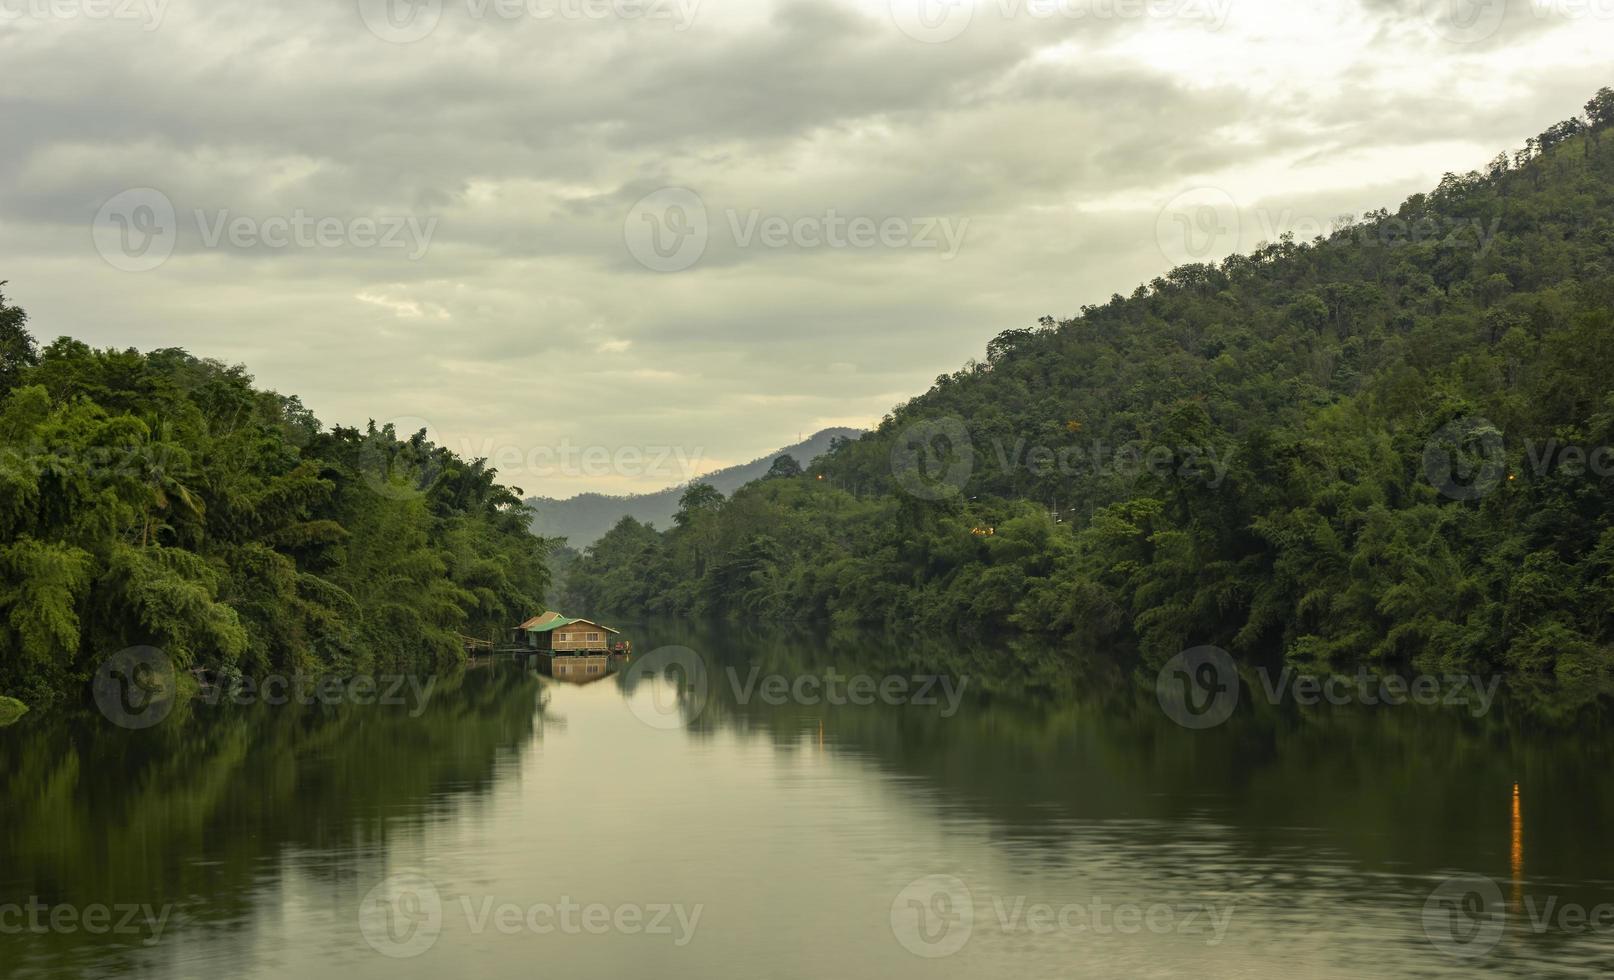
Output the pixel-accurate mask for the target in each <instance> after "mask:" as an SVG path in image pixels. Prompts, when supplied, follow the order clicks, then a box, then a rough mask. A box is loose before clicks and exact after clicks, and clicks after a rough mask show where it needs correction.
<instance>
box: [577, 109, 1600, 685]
mask: <svg viewBox="0 0 1614 980" xmlns="http://www.w3.org/2000/svg"><path fill="white" fill-rule="evenodd" d="M1610 447H1614V91H1611V90H1610V89H1604V90H1602V91H1601V92H1599V93H1598V94H1597V96H1596V97H1594V98H1593V99H1592V100H1591V101H1590V102H1589V103H1588V104H1587V106H1586V116H1585V117H1584V118H1576V119H1571V120H1567V121H1565V122H1562V123H1559V124H1557V125H1554V126H1552V127H1551V128H1549V129H1548V130H1547V131H1546V132H1544V133H1542V134H1541V135H1540V136H1539V137H1538V138H1536V139H1532V140H1530V141H1529V143H1528V145H1527V146H1526V147H1525V148H1523V149H1522V150H1520V151H1519V152H1517V153H1513V154H1503V155H1500V156H1498V157H1497V158H1496V159H1495V160H1494V161H1493V162H1492V163H1491V164H1490V165H1489V167H1488V168H1487V169H1486V170H1484V171H1483V172H1472V173H1467V174H1448V175H1446V177H1445V178H1444V179H1443V180H1442V181H1441V182H1440V184H1439V186H1438V187H1436V188H1435V189H1434V190H1432V191H1430V192H1429V193H1422V194H1417V195H1414V196H1413V197H1411V198H1409V199H1408V200H1406V201H1405V202H1403V203H1402V204H1401V205H1400V206H1399V208H1397V209H1396V210H1394V211H1391V210H1389V209H1381V210H1377V211H1372V212H1369V213H1368V214H1365V215H1362V216H1360V217H1345V218H1341V219H1339V220H1338V221H1336V222H1335V224H1334V226H1333V227H1332V228H1331V229H1330V230H1328V231H1327V232H1326V233H1324V234H1320V235H1318V236H1316V237H1315V238H1314V239H1312V240H1310V241H1297V240H1295V239H1294V238H1293V237H1292V236H1285V237H1284V238H1282V239H1281V240H1279V241H1276V242H1272V243H1270V244H1266V245H1264V246H1262V247H1260V248H1258V249H1257V250H1256V251H1255V252H1254V253H1252V254H1236V255H1233V256H1231V257H1229V258H1227V259H1226V260H1225V261H1223V262H1220V263H1217V264H1193V265H1186V266H1182V267H1179V268H1177V269H1175V270H1173V271H1172V272H1170V273H1169V274H1167V275H1165V276H1162V277H1160V278H1158V279H1155V280H1154V281H1153V282H1150V283H1147V284H1145V285H1141V286H1139V287H1138V288H1137V289H1136V290H1135V291H1134V292H1133V293H1132V294H1131V295H1130V296H1121V295H1115V296H1113V297H1112V298H1111V299H1110V300H1109V301H1108V302H1106V303H1102V304H1097V305H1088V306H1083V307H1082V308H1081V309H1080V311H1079V312H1078V313H1077V314H1076V315H1075V316H1071V317H1067V318H1062V319H1056V318H1054V317H1051V316H1045V317H1042V318H1041V319H1040V320H1039V321H1038V323H1037V325H1036V326H1034V327H1030V328H1026V329H1012V330H1007V331H1004V332H1003V333H1001V334H999V335H998V336H997V337H996V338H994V339H993V340H992V341H991V342H990V343H989V344H988V345H987V348H986V354H985V358H984V359H983V360H980V361H972V362H970V363H968V364H966V365H965V367H964V368H963V369H962V370H959V371H957V372H955V373H952V374H949V375H943V376H942V377H939V378H937V379H936V382H935V384H934V386H933V387H931V388H930V390H929V391H927V392H925V393H924V394H922V395H920V396H919V397H916V398H914V399H913V400H911V401H909V402H907V403H905V404H903V405H900V406H898V407H896V408H895V409H893V410H892V411H891V412H890V414H888V415H887V416H886V417H885V419H884V420H883V421H882V423H881V424H880V425H879V427H878V429H877V430H876V431H873V432H871V433H869V434H867V435H865V436H863V437H862V438H860V439H857V440H856V441H843V442H841V443H840V444H838V445H837V446H836V447H835V448H834V449H833V450H832V451H831V452H830V453H829V454H827V455H826V456H824V457H822V458H820V459H819V460H817V461H815V462H814V463H813V464H812V465H810V466H808V467H806V468H805V470H804V471H803V472H801V473H800V474H799V475H796V474H795V473H794V472H793V471H792V467H791V466H790V465H788V464H784V465H781V466H780V467H777V468H776V470H775V471H774V472H772V473H770V474H769V476H768V477H767V478H764V479H761V480H758V481H756V482H754V483H751V484H749V485H747V486H745V487H743V488H741V489H739V490H738V491H736V492H735V493H734V494H733V496H732V497H730V498H725V497H724V496H723V495H722V494H719V493H718V492H716V491H715V490H714V489H712V488H711V487H707V486H702V485H695V486H692V487H691V488H689V490H688V491H687V492H686V493H685V494H684V497H683V500H682V502H681V507H680V510H679V512H678V514H677V516H676V517H675V518H674V519H673V524H672V526H671V527H669V528H666V529H657V528H654V527H651V526H648V525H646V524H644V523H641V522H639V521H636V520H633V519H631V518H630V519H624V520H622V521H621V522H620V523H618V524H617V525H616V526H615V527H614V528H613V529H612V530H611V531H610V532H609V533H608V534H606V535H605V537H604V538H602V539H601V540H600V541H598V542H597V543H596V544H595V545H594V546H593V547H592V548H590V549H589V550H588V551H587V552H586V554H585V555H584V556H583V557H582V559H581V560H579V561H578V562H577V563H576V564H575V565H574V566H573V567H572V568H571V570H570V575H569V590H570V592H571V593H572V594H573V595H574V596H576V597H577V601H578V602H579V603H581V605H582V606H583V607H585V608H591V609H600V610H603V609H611V610H621V611H623V612H625V613H649V614H661V613H670V614H701V615H709V616H720V617H734V618H749V619H760V620H774V621H803V622H806V621H820V620H828V621H832V622H834V623H836V624H847V625H850V624H884V625H887V626H900V627H908V626H921V627H928V628H934V629H943V630H950V631H960V632H964V633H972V632H974V633H983V634H987V635H990V634H991V633H992V632H993V631H1001V630H1015V631H1027V632H1037V633H1046V634H1055V635H1058V636H1063V637H1067V638H1068V642H1070V643H1072V644H1075V645H1078V646H1080V647H1082V648H1085V649H1106V650H1130V651H1134V652H1136V653H1137V654H1139V655H1141V656H1142V657H1143V658H1144V659H1145V660H1148V661H1150V662H1159V661H1162V660H1164V659H1166V658H1169V657H1170V656H1172V655H1173V654H1175V653H1177V652H1179V651H1181V650H1183V649H1185V648H1188V647H1192V646H1197V645H1201V644H1215V645H1219V646H1223V647H1225V648H1227V649H1230V650H1232V651H1234V652H1235V654H1238V655H1242V656H1245V657H1248V658H1258V657H1276V656H1283V657H1287V658H1290V659H1294V660H1303V661H1308V662H1323V663H1327V662H1340V661H1350V660H1362V659H1369V660H1379V661H1410V660H1419V661H1423V662H1436V663H1443V664H1448V665H1481V664H1491V665H1496V666H1503V665H1506V666H1511V667H1515V668H1520V669H1527V670H1542V671H1546V670H1556V671H1559V672H1563V673H1580V672H1599V671H1604V670H1607V669H1608V667H1609V666H1610V665H1611V664H1614V648H1611V644H1614V449H1610Z"/></svg>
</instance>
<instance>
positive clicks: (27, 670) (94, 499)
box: [0, 296, 548, 704]
mask: <svg viewBox="0 0 1614 980" xmlns="http://www.w3.org/2000/svg"><path fill="white" fill-rule="evenodd" d="M24 323H25V317H24V316H23V313H22V310H21V309H19V308H17V307H16V306H12V305H8V303H7V302H6V300H5V298H4V297H3V296H0V691H4V692H6V693H9V694H14V695H18V696H20V697H22V698H23V699H24V700H26V701H29V702H31V703H35V704H38V703H47V702H50V701H52V700H57V699H61V698H63V697H66V696H71V695H72V694H73V693H74V692H75V691H77V690H81V689H82V686H83V684H84V683H85V681H86V680H87V679H88V677H89V676H90V675H91V673H92V672H93V671H94V670H95V667H96V665H97V664H98V663H99V662H100V661H101V660H103V659H104V658H105V657H107V656H109V655H110V654H112V653H115V652H116V651H118V650H121V649H123V648H125V647H128V646H133V645H141V644H144V645H151V646H156V647H160V648H162V649H163V650H164V651H165V652H166V653H167V654H168V655H169V656H170V657H171V658H172V659H173V660H174V662H175V664H176V665H177V666H178V667H180V668H182V669H183V668H190V667H206V668H211V669H214V670H220V671H236V672H241V673H245V674H256V675H262V674H267V673H271V672H279V673H292V672H312V673H320V672H332V673H344V674H346V673H357V672H363V671H375V670H402V669H408V668H416V669H429V668H431V667H434V666H436V665H439V664H443V663H447V662H452V661H455V660H456V659H458V658H459V657H461V656H463V647H462V645H461V643H460V641H459V638H458V636H457V635H456V634H457V633H458V632H461V631H464V632H468V633H471V634H474V635H482V636H485V635H486V634H487V631H488V630H489V629H492V628H495V627H501V626H506V625H508V624H510V623H512V622H517V621H519V619H520V618H521V617H522V616H525V615H528V614H530V613H531V611H533V610H535V609H539V608H542V598H543V593H544V590H545V588H546V586H547V583H548V572H547V569H546V568H545V565H544V558H545V543H544V542H543V541H541V540H540V539H538V538H535V537H533V536H532V535H530V534H529V533H528V531H527V522H528V514H527V512H526V510H525V508H524V507H523V505H522V503H521V499H520V496H519V491H518V490H513V489H511V488H508V487H504V486H501V485H500V484H499V483H498V482H497V474H496V473H495V471H494V470H492V469H490V468H488V467H487V465H486V464H485V462H484V461H482V460H474V461H466V460H463V459H460V458H459V457H457V456H455V455H454V454H453V453H450V452H449V451H447V450H446V449H443V448H441V447H438V446H434V445H432V444H431V443H430V442H428V441H426V439H425V435H424V432H421V433H396V432H393V431H392V430H391V428H390V427H382V428H377V427H376V426H375V424H374V423H371V424H370V425H368V426H367V427H366V428H365V429H362V430H361V429H356V428H346V427H340V426H338V427H336V428H332V429H328V430H327V429H325V428H324V427H323V426H322V425H321V424H320V422H319V421H318V420H317V419H315V418H314V416H313V415H312V414H311V413H310V412H309V411H308V410H307V409H306V408H304V407H303V405H302V404H301V402H299V401H298V399H297V398H295V397H290V396H283V395H279V394H276V393H274V392H269V391H262V390H259V389H257V388H255V387H253V384H252V379H251V377H250V376H248V375H247V374H246V372H245V370H244V369H242V368H240V367H230V366H227V365H225V364H222V363H219V362H217V361H211V360H203V359H199V358H196V357H193V356H191V355H190V354H188V353H186V352H185V351H182V350H174V349H168V350H157V351H151V352H149V353H141V352H139V351H136V350H133V349H129V350H94V349H92V348H90V347H89V346H88V345H86V344H83V343H81V342H79V341H75V340H71V339H68V338H65V337H64V338H62V339H59V340H57V341H55V342H54V343H51V344H50V345H48V346H46V347H45V348H44V349H43V350H42V351H39V352H37V354H36V353H35V350H34V343H33V340H32V338H30V337H29V336H28V335H27V333H26V332H25V331H24V330H23V324H24Z"/></svg>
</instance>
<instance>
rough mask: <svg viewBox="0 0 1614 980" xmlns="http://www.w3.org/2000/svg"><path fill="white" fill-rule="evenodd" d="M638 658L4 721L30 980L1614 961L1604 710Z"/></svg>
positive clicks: (1500, 686) (572, 978) (805, 658)
mask: <svg viewBox="0 0 1614 980" xmlns="http://www.w3.org/2000/svg"><path fill="white" fill-rule="evenodd" d="M630 634H631V635H632V636H633V637H634V640H635V643H636V646H637V648H638V650H639V651H640V659H639V663H640V665H641V666H639V667H636V668H634V669H632V670H630V671H628V672H626V673H622V674H617V675H613V676H610V677H607V678H604V679H601V680H598V681H595V682H593V683H588V684H571V683H563V682H559V681H554V680H551V679H549V678H546V677H541V676H539V675H538V674H536V673H535V672H533V671H531V670H528V669H525V668H524V667H522V666H520V665H517V664H514V663H511V662H508V661H505V662H492V663H479V664H474V665H473V666H472V667H470V668H469V669H466V670H465V671H463V672H457V673H454V674H452V675H449V676H444V677H434V678H429V679H427V681H428V683H427V684H424V685H418V684H417V685H416V686H415V687H413V688H404V689H402V690H403V691H404V694H403V695H402V696H401V698H400V699H399V703H388V704H368V703H366V704H355V703H332V704H321V703H317V700H318V699H314V700H315V703H309V704H303V703H299V699H296V698H292V699H289V701H288V702H287V703H274V704H270V703H263V701H262V700H258V701H256V702H255V703H245V704H225V703H221V704H209V703H206V702H205V701H195V700H193V701H189V702H183V703H180V704H178V705H177V706H176V707H175V708H174V709H173V710H172V713H171V714H170V715H168V716H167V717H166V718H164V719H163V720H162V722H161V723H160V724H156V725H153V726H151V727H149V728H144V729H140V730H131V729H127V728H123V727H118V726H116V725H113V724H111V723H109V721H108V720H107V718H105V717H102V716H101V715H100V714H97V713H95V712H94V711H91V710H81V711H72V712H55V713H48V712H47V713H36V714H34V715H29V716H25V718H24V719H23V720H22V721H21V722H19V723H18V724H16V725H13V726H10V727H8V728H3V729H0V787H3V788H4V794H3V796H0V807H3V814H4V819H3V820H0V976H5V977H29V978H32V977H41V978H47V977H48V978H53V980H54V978H59V977H138V978H144V977H151V978H158V977H161V978H189V977H195V978H210V980H211V978H216V977H221V976H229V977H245V978H259V977H262V978H270V977H273V978H281V977H294V978H297V980H326V978H340V980H365V978H396V977H400V976H408V977H461V976H464V977H479V978H480V977H486V978H506V977H509V978H516V977H523V978H524V977H531V976H539V975H542V976H554V977H562V978H567V980H576V978H601V980H606V978H610V980H616V978H622V977H634V976H657V977H673V978H682V977H688V978H723V980H727V978H735V980H738V978H748V980H749V978H762V977H770V978H803V980H805V978H814V980H820V978H824V977H844V978H863V977H869V978H875V977H878V978H907V977H926V978H949V977H956V978H965V977H971V978H974V977H993V976H1026V977H1050V978H1052V977H1103V978H1112V977H1113V978H1132V977H1193V978H1215V977H1229V978H1232V977H1250V976H1255V977H1282V978H1285V980H1292V978H1310V977H1392V976H1395V977H1402V976H1429V977H1445V976H1450V977H1458V976H1473V975H1475V974H1482V975H1494V976H1520V977H1524V976H1531V977H1534V976H1596V975H1607V974H1608V973H1610V972H1611V971H1614V904H1610V903H1614V848H1611V846H1610V843H1609V837H1608V834H1607V832H1606V828H1607V826H1608V822H1609V821H1608V818H1609V816H1610V815H1611V814H1614V799H1611V792H1610V790H1611V787H1614V769H1611V767H1610V762H1611V759H1610V755H1611V746H1614V739H1611V738H1610V731H1609V722H1610V719H1611V717H1614V716H1611V714H1610V712H1609V705H1610V704H1611V701H1610V699H1609V697H1608V695H1607V692H1606V691H1604V690H1602V689H1600V688H1597V687H1595V686H1593V687H1570V686H1565V685H1560V684H1556V683H1549V682H1546V681H1541V680H1528V681H1526V680H1519V679H1511V680H1501V681H1500V682H1499V683H1497V684H1496V686H1494V687H1488V685H1490V684H1492V683H1495V682H1496V681H1497V679H1494V678H1485V677H1476V678H1466V679H1465V678H1459V677H1456V676H1448V675H1435V676H1433V677H1432V678H1429V679H1427V683H1428V688H1427V689H1426V690H1425V691H1424V693H1425V694H1430V695H1434V696H1430V697H1416V698H1415V697H1412V696H1410V695H1409V696H1408V697H1406V698H1402V699H1399V700H1404V701H1405V702H1406V703H1398V704H1388V703H1384V701H1385V698H1384V697H1383V695H1384V694H1385V692H1386V691H1392V692H1393V691H1395V690H1399V689H1398V688H1394V687H1385V686H1384V685H1383V684H1382V683H1380V682H1378V681H1374V683H1373V684H1371V685H1370V684H1366V683H1364V679H1363V678H1361V677H1357V678H1355V679H1354V680H1350V681H1349V683H1346V682H1343V681H1342V682H1341V683H1339V684H1336V685H1335V686H1333V687H1332V688H1329V689H1328V690H1327V692H1326V693H1325V694H1323V695H1321V696H1319V695H1318V694H1316V692H1310V693H1308V691H1309V689H1308V688H1307V687H1306V685H1305V682H1297V680H1296V679H1295V678H1294V677H1292V676H1290V677H1285V676H1284V675H1281V674H1279V673H1277V672H1276V671H1272V672H1269V673H1257V672H1255V671H1253V670H1251V669H1250V668H1243V669H1242V670H1243V674H1242V677H1241V682H1240V684H1239V685H1236V687H1238V688H1239V689H1240V696H1239V698H1238V701H1237V703H1236V704H1235V705H1233V706H1232V710H1231V714H1230V716H1229V717H1227V719H1226V720H1225V721H1222V722H1220V723H1219V724H1210V725H1204V726H1203V727H1201V726H1200V722H1199V721H1198V720H1196V719H1194V718H1190V719H1188V723H1187V724H1184V723H1182V721H1183V719H1182V718H1180V717H1179V716H1178V714H1177V711H1176V709H1174V708H1173V707H1172V704H1171V699H1170V698H1162V697H1161V687H1160V685H1159V684H1158V680H1159V678H1158V676H1157V675H1156V673H1155V672H1154V671H1150V670H1143V669H1141V668H1139V667H1138V666H1137V665H1133V664H1128V663H1124V662H1116V661H1113V660H1107V659H1104V658H1095V657H1084V656H1077V655H1075V654H1072V653H1070V652H1068V651H1065V650H1062V649H1060V648H1057V647H1054V646H1051V645H1040V644H1038V643H1035V642H1029V641H1028V642H1021V643H1017V644H1013V645H1010V646H1007V647H1002V646H1000V647H997V648H978V647H967V646H964V645H961V644H954V643H949V642H944V641H940V640H928V641H921V640H919V639H916V638H912V637H890V636H883V637H867V636H858V635H844V634H837V635H834V636H829V637H803V636H779V635H768V634H758V633H752V632H748V631H745V630H741V629H736V628H725V629H714V628H709V627H695V626H690V625H686V624H651V625H640V626H637V627H634V628H633V629H632V630H630ZM673 648H677V649H673ZM669 650H670V651H671V652H669ZM678 650H686V651H690V652H678ZM691 657H694V658H696V659H695V660H690V659H689V658H691ZM669 661H670V662H674V663H679V664H682V665H683V667H684V668H685V669H681V670H673V671H667V672H662V671H659V670H653V669H650V668H652V667H657V666H659V665H664V664H665V663H666V662H669ZM691 669H693V670H694V673H691ZM1406 679H1407V680H1408V681H1409V688H1408V689H1409V690H1412V691H1416V690H1419V689H1418V688H1417V687H1416V680H1415V678H1413V677H1412V675H1411V674H1410V673H1408V674H1407V675H1406ZM1470 682H1472V683H1470ZM1364 692H1365V693H1364ZM242 700H244V701H248V702H252V701H253V699H251V698H243V699H242ZM365 700H368V699H365ZM379 700H385V699H384V698H383V699H379ZM1313 702H1315V703H1313ZM1369 702H1376V703H1369Z"/></svg>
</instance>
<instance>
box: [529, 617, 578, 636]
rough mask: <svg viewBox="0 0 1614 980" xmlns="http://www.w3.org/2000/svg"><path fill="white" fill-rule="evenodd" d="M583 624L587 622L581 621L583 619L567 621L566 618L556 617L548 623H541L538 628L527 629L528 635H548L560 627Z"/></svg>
mask: <svg viewBox="0 0 1614 980" xmlns="http://www.w3.org/2000/svg"><path fill="white" fill-rule="evenodd" d="M581 622H585V621H584V620H581V619H567V618H566V617H565V616H556V617H555V618H554V619H551V620H550V621H548V622H547V623H539V624H538V625H537V626H529V627H527V632H528V633H548V632H549V631H550V630H552V629H555V628H556V627H558V626H570V625H572V624H573V623H581Z"/></svg>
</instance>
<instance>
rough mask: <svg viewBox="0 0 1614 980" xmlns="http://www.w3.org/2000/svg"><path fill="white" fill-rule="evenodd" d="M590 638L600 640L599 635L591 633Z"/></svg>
mask: <svg viewBox="0 0 1614 980" xmlns="http://www.w3.org/2000/svg"><path fill="white" fill-rule="evenodd" d="M588 638H589V639H590V640H598V639H599V638H600V634H598V633H590V634H589V635H588Z"/></svg>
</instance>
